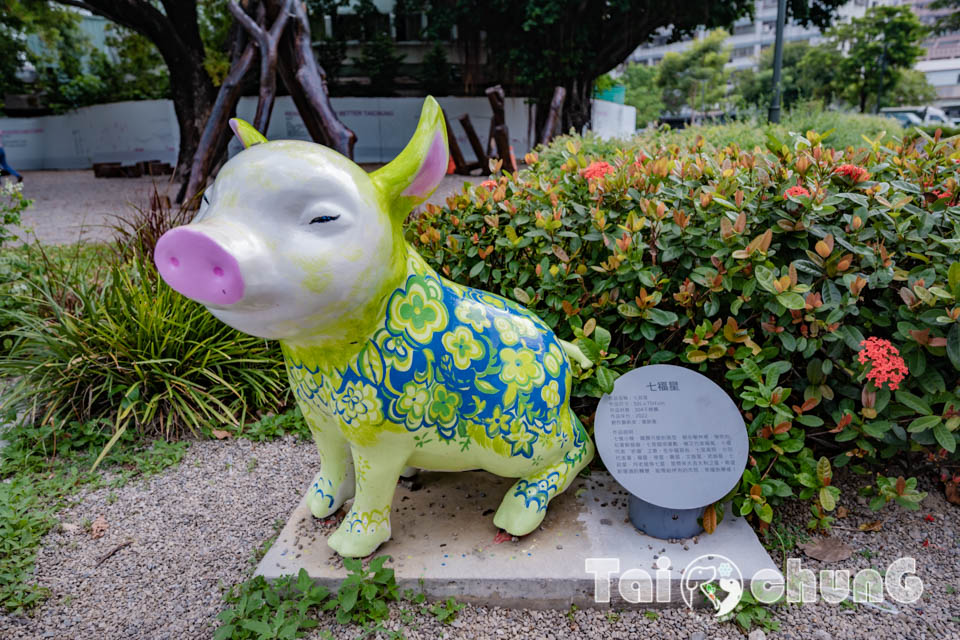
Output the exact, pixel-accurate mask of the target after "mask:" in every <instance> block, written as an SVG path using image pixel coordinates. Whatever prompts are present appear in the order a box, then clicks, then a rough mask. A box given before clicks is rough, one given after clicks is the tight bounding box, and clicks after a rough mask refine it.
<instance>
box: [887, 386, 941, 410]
mask: <svg viewBox="0 0 960 640" xmlns="http://www.w3.org/2000/svg"><path fill="white" fill-rule="evenodd" d="M896 398H897V402H899V403H900V404H905V405H907V406H908V407H910V408H911V409H913V410H914V411H916V412H917V413H919V414H922V415H925V416H928V415H930V414H931V413H933V409H931V408H930V405H929V404H927V402H926V400H924V399H923V398H920V397H918V396H915V395H913V394H912V393H910V392H909V391H904V390H903V389H898V390H897V392H896Z"/></svg>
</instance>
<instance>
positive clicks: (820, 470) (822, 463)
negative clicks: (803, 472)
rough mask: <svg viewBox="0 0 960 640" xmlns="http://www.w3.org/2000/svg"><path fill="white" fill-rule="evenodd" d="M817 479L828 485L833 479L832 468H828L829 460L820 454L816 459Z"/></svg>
mask: <svg viewBox="0 0 960 640" xmlns="http://www.w3.org/2000/svg"><path fill="white" fill-rule="evenodd" d="M817 480H819V481H820V484H822V485H828V484H830V481H831V480H833V470H832V469H831V468H830V460H828V459H827V457H826V456H820V459H819V460H817Z"/></svg>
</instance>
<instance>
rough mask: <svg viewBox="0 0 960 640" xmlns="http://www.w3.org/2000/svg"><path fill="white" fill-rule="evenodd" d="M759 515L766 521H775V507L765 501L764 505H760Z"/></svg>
mask: <svg viewBox="0 0 960 640" xmlns="http://www.w3.org/2000/svg"><path fill="white" fill-rule="evenodd" d="M757 516H759V517H760V519H761V520H763V521H764V522H767V523H770V522H773V507H771V506H770V505H769V504H768V503H766V502H764V503H763V506H761V507H760V510H759V511H757Z"/></svg>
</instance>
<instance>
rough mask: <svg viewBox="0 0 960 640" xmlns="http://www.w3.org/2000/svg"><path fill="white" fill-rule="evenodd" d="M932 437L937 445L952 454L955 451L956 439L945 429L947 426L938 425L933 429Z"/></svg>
mask: <svg viewBox="0 0 960 640" xmlns="http://www.w3.org/2000/svg"><path fill="white" fill-rule="evenodd" d="M933 437H934V438H936V439H937V443H938V444H939V445H940V446H941V447H943V448H944V449H946V450H947V451H949V452H950V453H953V452H954V451H956V450H957V439H956V437H955V436H954V435H953V434H952V433H951V432H950V430H949V429H947V426H946V425H944V424H938V425H937V426H935V427H934V428H933Z"/></svg>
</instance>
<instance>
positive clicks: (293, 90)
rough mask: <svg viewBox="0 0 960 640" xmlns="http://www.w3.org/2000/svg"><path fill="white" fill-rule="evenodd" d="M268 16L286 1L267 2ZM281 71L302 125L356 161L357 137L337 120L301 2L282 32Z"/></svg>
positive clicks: (294, 4)
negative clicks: (354, 155) (301, 119)
mask: <svg viewBox="0 0 960 640" xmlns="http://www.w3.org/2000/svg"><path fill="white" fill-rule="evenodd" d="M264 2H266V3H267V16H268V17H269V18H271V19H272V18H274V16H276V15H277V13H278V12H279V11H280V10H281V8H282V7H283V6H285V5H286V1H285V0H264ZM278 62H279V64H278V67H279V71H280V77H281V78H283V83H284V85H286V87H287V90H288V91H289V92H290V97H292V98H293V102H294V104H296V105H297V111H299V112H300V117H301V118H303V124H304V125H305V126H306V127H307V131H309V132H310V137H311V138H313V140H314V141H315V142H319V143H320V144H324V145H326V146H328V147H330V148H332V149H335V150H336V151H339V152H340V153H342V154H343V155H345V156H346V157H348V158H350V159H351V160H352V159H353V146H354V145H355V144H356V143H357V134H355V133H354V132H353V131H351V130H350V128H349V127H347V126H346V125H345V124H343V123H342V122H340V120H339V118H337V112H336V111H334V109H333V105H332V104H331V103H330V93H329V92H328V91H327V74H326V73H325V72H324V70H323V68H322V67H321V66H320V65H319V63H317V58H316V56H315V55H314V53H313V46H312V44H311V38H310V22H309V21H308V20H307V13H306V10H305V9H304V7H303V5H302V4H301V3H300V2H294V3H293V15H292V16H291V20H290V21H289V24H288V25H287V28H286V29H285V30H284V32H283V37H282V38H281V40H280V48H279V61H278Z"/></svg>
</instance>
